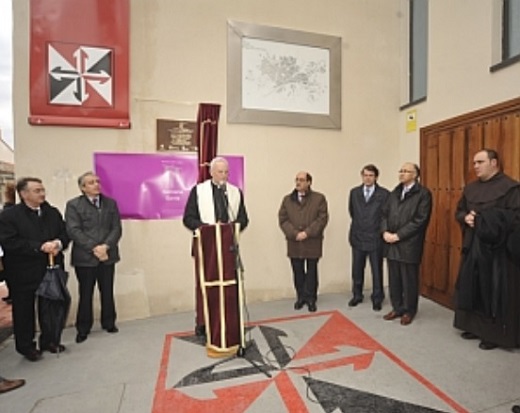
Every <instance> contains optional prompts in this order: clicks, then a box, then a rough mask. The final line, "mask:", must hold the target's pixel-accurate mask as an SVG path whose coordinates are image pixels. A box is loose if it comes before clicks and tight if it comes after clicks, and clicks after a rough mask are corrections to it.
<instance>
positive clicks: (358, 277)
mask: <svg viewBox="0 0 520 413" xmlns="http://www.w3.org/2000/svg"><path fill="white" fill-rule="evenodd" d="M378 177H379V169H377V167H376V166H375V165H366V166H364V167H363V169H362V170H361V179H362V181H363V183H362V185H360V186H356V187H355V188H353V189H352V190H351V191H350V195H349V198H348V211H349V214H350V217H351V218H352V221H351V224H350V231H349V235H348V240H349V242H350V245H351V247H352V298H351V300H350V301H349V302H348V305H349V306H350V307H355V306H357V305H358V304H359V303H361V302H362V301H363V284H364V279H365V265H366V261H367V258H368V259H369V261H370V269H371V270H372V296H371V297H370V298H371V299H372V308H373V309H374V311H380V310H381V305H382V302H383V300H384V298H385V292H384V290H383V239H382V238H381V231H380V228H381V218H382V216H381V209H382V208H383V205H384V204H385V202H386V199H387V198H388V193H389V192H388V190H387V189H386V188H383V187H382V186H379V185H378V183H377V178H378Z"/></svg>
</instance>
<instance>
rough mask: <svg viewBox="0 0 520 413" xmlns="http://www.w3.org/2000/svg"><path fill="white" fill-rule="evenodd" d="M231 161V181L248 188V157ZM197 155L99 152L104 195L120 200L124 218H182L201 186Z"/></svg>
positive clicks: (97, 166) (96, 160)
mask: <svg viewBox="0 0 520 413" xmlns="http://www.w3.org/2000/svg"><path fill="white" fill-rule="evenodd" d="M223 157H224V158H226V159H227V161H228V162H229V182H230V183H232V184H233V185H236V186H238V187H239V188H241V189H242V190H243V189H244V158H243V157H242V156H223ZM197 162H198V161H197V154H191V153H190V154H182V155H173V154H120V153H95V154H94V168H95V170H96V173H97V174H98V176H99V178H100V180H101V185H102V190H103V193H104V194H105V195H107V196H110V197H112V198H114V199H115V200H117V203H118V205H119V210H120V212H121V218H123V219H172V218H173V219H179V218H182V215H183V213H184V206H185V205H186V202H187V200H188V196H189V194H190V190H191V188H192V187H193V186H194V185H196V184H197V176H198V168H197Z"/></svg>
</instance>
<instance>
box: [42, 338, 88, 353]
mask: <svg viewBox="0 0 520 413" xmlns="http://www.w3.org/2000/svg"><path fill="white" fill-rule="evenodd" d="M85 339H86V338H85ZM65 348H66V347H65V346H64V345H63V344H58V345H56V344H54V343H51V344H49V345H47V346H41V347H40V350H41V351H48V352H49V353H53V354H56V353H63V352H64V351H65Z"/></svg>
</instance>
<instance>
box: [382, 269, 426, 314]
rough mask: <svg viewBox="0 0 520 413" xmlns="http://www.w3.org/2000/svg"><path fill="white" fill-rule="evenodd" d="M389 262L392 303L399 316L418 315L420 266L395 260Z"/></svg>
mask: <svg viewBox="0 0 520 413" xmlns="http://www.w3.org/2000/svg"><path fill="white" fill-rule="evenodd" d="M387 262H388V281H389V285H390V301H391V302H392V307H393V310H394V311H395V312H396V313H397V314H401V315H402V314H410V315H411V316H414V315H415V314H416V313H417V306H418V303H419V264H407V263H404V262H399V261H395V260H387Z"/></svg>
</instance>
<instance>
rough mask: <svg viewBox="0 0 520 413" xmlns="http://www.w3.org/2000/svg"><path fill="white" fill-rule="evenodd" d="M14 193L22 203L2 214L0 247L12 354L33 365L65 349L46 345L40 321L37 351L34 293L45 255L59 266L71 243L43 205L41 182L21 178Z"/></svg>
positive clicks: (55, 212) (57, 214) (54, 212)
mask: <svg viewBox="0 0 520 413" xmlns="http://www.w3.org/2000/svg"><path fill="white" fill-rule="evenodd" d="M16 190H17V192H18V194H19V196H20V199H21V202H20V203H18V204H17V205H15V206H13V207H12V208H9V209H7V210H5V211H4V212H2V214H0V244H1V245H2V247H3V249H4V254H5V255H4V267H5V272H6V276H7V277H9V281H10V282H9V286H10V293H11V297H12V300H13V329H14V337H15V345H16V351H18V352H19V353H20V354H22V355H24V356H25V358H27V359H28V360H30V361H37V360H39V359H40V358H41V352H42V351H45V350H48V351H50V352H52V353H56V352H58V351H59V352H62V351H63V350H64V349H65V347H64V346H63V345H61V344H60V343H53V342H51V341H50V339H49V337H48V332H47V331H45V324H44V323H40V325H41V334H40V337H39V344H40V348H39V350H38V349H37V348H36V343H35V342H34V338H35V325H36V319H35V311H34V308H35V292H36V289H37V288H38V286H39V285H40V282H41V281H42V279H43V276H44V275H45V272H46V268H47V264H48V258H49V254H52V255H53V256H54V263H55V264H56V265H60V266H63V254H62V250H63V249H64V248H66V247H67V245H68V242H69V239H68V237H67V233H66V230H65V223H64V222H63V218H62V215H61V213H60V212H59V211H58V209H56V208H54V207H53V206H51V205H50V204H49V203H48V202H46V201H45V188H44V187H43V184H42V181H41V180H40V179H38V178H21V179H20V180H19V181H18V182H17V184H16ZM38 315H40V312H39V311H38Z"/></svg>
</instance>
